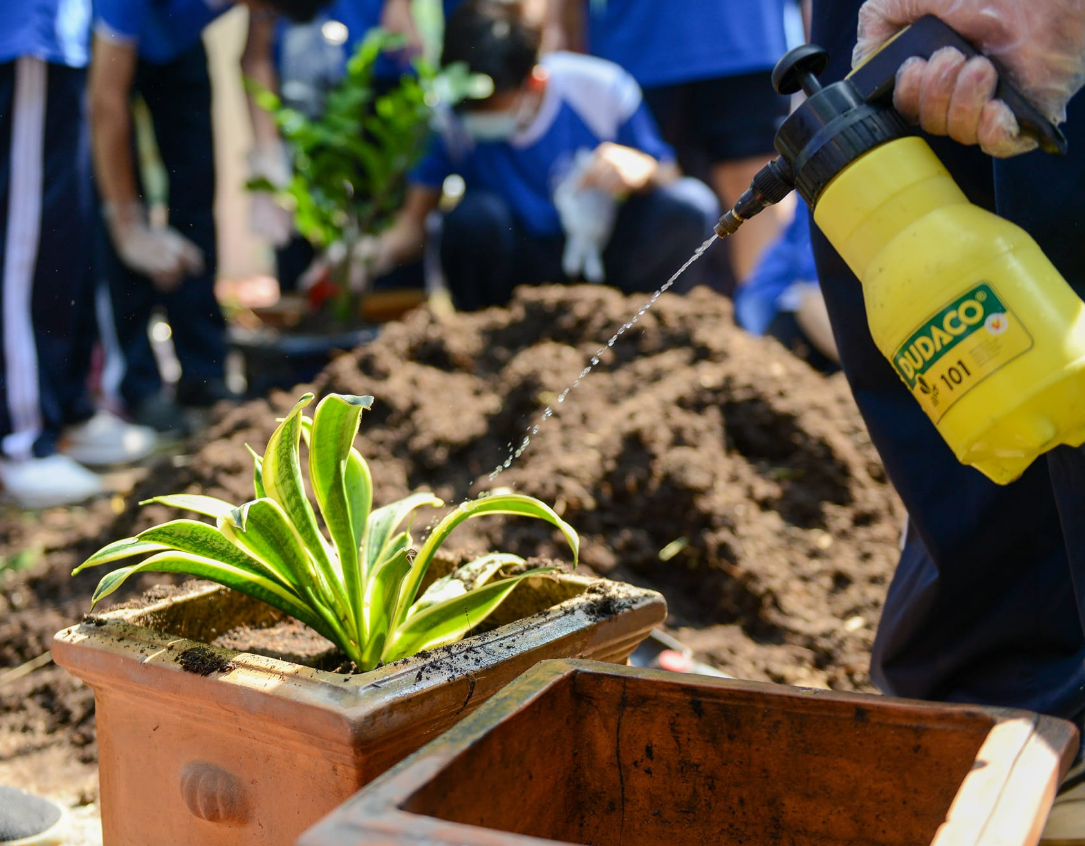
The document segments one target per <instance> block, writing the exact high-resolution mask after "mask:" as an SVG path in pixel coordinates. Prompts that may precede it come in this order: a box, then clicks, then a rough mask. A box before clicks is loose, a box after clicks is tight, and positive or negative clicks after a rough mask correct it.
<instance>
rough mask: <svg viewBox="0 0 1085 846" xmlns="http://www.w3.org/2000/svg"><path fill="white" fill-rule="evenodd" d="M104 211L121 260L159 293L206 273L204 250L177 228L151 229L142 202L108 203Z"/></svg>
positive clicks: (173, 288) (159, 227)
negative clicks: (198, 274) (186, 279)
mask: <svg viewBox="0 0 1085 846" xmlns="http://www.w3.org/2000/svg"><path fill="white" fill-rule="evenodd" d="M103 212H104V214H105V219H106V222H107V223H108V225H109V234H110V237H111V238H112V240H113V246H114V247H115V248H116V250H117V255H118V256H119V257H120V259H121V261H122V262H124V264H125V265H126V266H127V267H129V268H130V269H132V270H134V271H136V273H141V274H143V275H144V276H147V277H150V280H151V282H153V283H154V286H155V287H156V288H158V289H159V290H160V291H166V292H168V291H173V290H176V289H177V288H178V287H180V285H181V283H182V282H184V280H185V277H187V276H190V275H192V274H196V273H202V272H203V269H204V260H203V251H202V250H201V249H200V248H199V247H197V246H196V245H195V244H193V243H192V242H191V241H189V240H188V239H187V238H185V237H184V236H182V235H181V234H180V233H179V232H177V230H175V229H171V228H169V227H168V226H150V225H149V224H148V223H147V210H146V209H145V208H144V207H143V205H142V204H141V203H131V204H127V205H121V206H117V205H113V204H111V203H107V204H105V206H103Z"/></svg>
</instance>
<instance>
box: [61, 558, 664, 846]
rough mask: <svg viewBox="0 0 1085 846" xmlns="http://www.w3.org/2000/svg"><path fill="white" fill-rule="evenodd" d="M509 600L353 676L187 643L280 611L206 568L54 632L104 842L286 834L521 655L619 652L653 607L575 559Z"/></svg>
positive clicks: (155, 844) (485, 690) (241, 845)
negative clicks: (187, 585) (79, 692)
mask: <svg viewBox="0 0 1085 846" xmlns="http://www.w3.org/2000/svg"><path fill="white" fill-rule="evenodd" d="M555 602H556V603H558V604H556V605H553V603H555ZM506 605H508V607H507V608H506V607H505V606H502V607H501V608H500V609H499V610H498V612H497V613H499V614H500V613H504V614H505V615H517V614H519V615H520V616H523V615H525V614H526V615H532V616H526V617H525V618H523V619H519V620H518V621H517V622H510V623H507V624H505V625H501V626H500V627H498V628H496V629H494V630H492V631H489V632H486V633H484V634H479V635H475V636H472V637H470V638H467V639H466V640H464V641H462V642H460V643H458V644H455V645H453V646H450V647H443V648H442V649H440V650H435V651H434V652H432V653H428V654H424V655H421V656H416V657H415V658H411V659H405V660H403V661H400V662H397V663H395V664H392V665H388V666H385V667H381V668H379V669H377V670H374V671H372V672H369V673H364V674H358V675H353V676H350V675H341V674H337V673H334V672H325V671H322V670H315V669H311V668H309V667H305V666H300V665H298V664H292V663H289V662H286V661H282V660H277V659H275V658H268V657H263V656H260V655H253V654H249V653H240V652H236V651H232V650H226V649H216V648H212V647H207V646H205V645H203V644H201V643H200V642H201V641H203V642H207V641H210V640H213V639H214V638H215V637H217V636H218V635H219V634H220V633H223V632H226V631H229V630H231V629H233V628H235V627H236V626H237V625H238V624H239V623H241V622H247V623H248V624H249V625H253V626H259V625H261V624H263V623H264V622H265V620H261V619H259V617H260V615H263V616H264V617H265V618H266V617H268V615H272V616H273V615H275V614H276V613H277V612H275V611H273V609H270V608H269V607H268V606H265V605H262V604H261V603H258V602H255V601H254V600H249V599H248V598H247V597H241V596H239V595H237V594H232V593H229V592H227V591H225V590H224V589H223V588H219V587H217V586H211V587H205V588H200V589H197V590H195V591H193V592H190V593H188V594H186V595H183V596H180V597H174V598H170V599H168V600H165V601H162V602H160V603H158V604H155V605H152V606H150V607H146V608H142V609H136V610H118V611H115V612H112V613H108V614H104V615H102V616H101V617H95V618H88V620H87V621H84V622H83V623H82V624H81V625H78V626H74V627H72V628H69V629H66V630H64V631H62V632H60V633H59V634H58V635H57V636H56V639H55V640H54V645H53V658H54V659H55V660H56V662H57V663H58V664H60V665H61V666H63V667H66V668H67V669H68V670H70V671H71V672H72V673H73V674H75V675H76V676H78V677H79V678H81V679H82V680H84V681H85V682H86V683H87V684H88V685H90V686H91V687H92V688H94V696H95V721H96V724H97V728H98V765H99V772H100V777H101V778H100V783H101V808H102V829H103V834H104V842H105V844H106V846H194V845H195V844H198V845H199V846H219V844H221V845H222V846H226V845H227V844H228V845H229V846H285V844H290V843H293V842H294V841H295V840H296V838H297V837H298V835H299V834H300V833H301V832H302V831H303V830H304V829H305V828H306V827H308V826H310V825H312V824H313V823H314V822H316V821H317V820H318V819H320V817H321V816H323V815H324V814H326V813H328V812H329V811H331V810H332V809H333V808H335V807H336V806H337V805H339V804H340V803H342V802H343V801H344V800H345V799H347V798H348V797H349V796H351V795H352V794H353V793H354V792H355V791H357V790H358V788H360V787H361V786H362V785H364V784H366V783H367V782H368V781H370V780H371V779H373V778H374V777H375V776H377V775H378V774H380V773H381V772H383V771H384V770H385V769H387V768H388V767H390V766H391V765H392V764H394V763H396V762H397V761H399V760H400V759H401V758H403V757H405V756H406V755H408V754H409V753H411V752H413V751H414V750H416V749H418V748H419V747H420V746H422V745H423V744H424V743H425V742H427V741H428V740H430V739H431V738H433V737H436V736H437V735H438V734H440V733H441V732H442V731H444V730H445V729H447V728H448V727H449V726H451V725H452V724H453V723H454V722H455V721H456V720H457V719H459V718H460V717H461V716H463V715H464V714H466V713H468V712H470V711H472V710H473V709H474V708H475V707H477V706H478V705H479V704H480V703H481V702H483V701H485V700H486V699H488V698H489V697H490V696H491V695H492V694H493V693H494V692H495V691H497V690H498V689H500V688H501V687H502V686H504V685H505V684H507V683H508V682H510V681H511V680H512V679H514V678H515V677H516V676H517V675H519V674H520V673H522V672H523V671H524V670H526V669H527V668H529V667H531V666H532V665H534V664H535V663H536V662H538V661H540V660H541V659H544V658H551V657H555V656H576V655H581V656H590V657H594V658H599V659H603V660H606V661H623V660H624V659H625V658H626V656H628V655H629V653H630V652H631V651H632V650H633V649H634V647H635V646H636V645H637V643H638V642H639V641H640V640H641V639H642V638H644V637H645V636H646V635H647V633H648V632H649V631H650V630H651V629H652V628H653V627H654V626H656V625H658V624H659V623H660V622H662V620H663V619H664V617H665V616H666V604H665V602H664V600H663V597H662V596H660V595H659V594H658V593H655V592H653V591H647V590H641V589H638V588H633V587H630V586H628V585H620V584H617V583H614V582H606V581H603V580H588V579H584V578H581V577H576V576H563V577H560V578H559V579H552V578H550V579H548V578H539V579H530V580H528V581H527V582H525V583H524V584H523V585H521V586H520V587H519V588H517V590H516V591H515V592H514V593H513V594H512V596H511V597H510V602H509V603H506ZM552 605H553V607H550V606H552ZM540 609H547V610H542V611H540ZM535 612H539V613H535ZM246 615H247V618H246ZM487 622H490V621H487ZM496 622H501V621H500V620H497V621H496ZM186 668H187V671H186ZM199 673H206V675H200V674H199Z"/></svg>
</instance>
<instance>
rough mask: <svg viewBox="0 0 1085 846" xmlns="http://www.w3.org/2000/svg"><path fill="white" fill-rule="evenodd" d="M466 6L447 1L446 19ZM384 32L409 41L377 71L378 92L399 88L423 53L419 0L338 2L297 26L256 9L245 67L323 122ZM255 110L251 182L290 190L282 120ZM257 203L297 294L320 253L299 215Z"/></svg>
mask: <svg viewBox="0 0 1085 846" xmlns="http://www.w3.org/2000/svg"><path fill="white" fill-rule="evenodd" d="M462 3H463V0H443V3H442V4H441V6H442V10H443V12H444V15H445V18H446V19H447V18H448V17H450V16H451V15H452V13H453V12H454V11H455V10H456V9H457V8H458V7H459V6H460V5H462ZM377 27H380V28H381V29H383V30H384V31H386V32H388V33H392V34H398V35H400V36H402V38H403V41H404V44H403V47H402V49H400V50H397V51H394V52H390V53H386V54H385V55H383V56H381V58H380V60H379V61H378V64H377V67H376V71H375V76H376V79H377V84H378V86H380V87H385V88H391V87H392V86H393V85H395V84H396V82H397V81H398V80H399V78H400V77H401V76H402V75H403V74H405V73H411V62H412V61H413V60H414V59H415V58H417V57H418V56H420V55H422V53H423V45H422V36H421V34H420V33H419V30H418V26H417V25H416V22H415V17H414V14H413V12H412V8H411V0H334V2H332V3H331V4H330V5H329V6H328V7H327V8H325V9H323V10H321V12H320V13H318V14H317V15H316V17H314V18H313V20H311V21H309V22H306V23H296V22H292V21H290V20H287V19H285V18H284V17H283V16H281V15H279V14H276V13H275V12H273V11H271V10H259V11H253V12H252V13H251V14H250V16H249V33H248V38H247V40H246V45H245V51H244V53H243V55H242V59H241V68H242V71H243V72H244V74H245V76H246V77H249V78H250V79H252V80H254V81H255V82H257V83H258V84H259V85H260V87H261V88H264V89H267V90H269V91H273V92H275V93H276V94H278V95H279V96H280V97H281V98H282V100H283V103H284V105H287V106H289V107H290V108H293V109H296V110H298V111H300V112H302V113H303V114H305V115H306V116H307V117H309V118H311V119H315V118H316V117H318V116H319V115H320V113H321V112H322V111H323V107H324V98H325V97H326V96H327V94H328V92H330V91H331V90H332V89H334V88H335V86H336V85H337V84H338V83H339V82H340V80H341V79H342V78H343V75H344V73H345V69H346V63H347V61H348V60H349V59H350V57H351V56H352V55H354V53H355V51H356V50H357V48H358V46H359V45H360V44H361V43H362V41H363V40H364V39H365V37H366V35H368V34H369V33H370V32H371V31H372V30H373V29H375V28H377ZM248 104H249V114H250V117H251V119H252V127H253V146H252V150H251V151H250V153H249V174H250V177H251V178H254V179H255V178H260V177H263V178H265V179H267V180H268V181H269V182H271V183H272V184H273V185H276V186H280V187H281V186H284V185H286V184H287V183H288V182H289V180H290V178H291V175H292V174H291V171H292V167H291V156H290V151H289V149H288V148H287V146H286V145H285V143H284V142H283V141H282V139H281V138H280V136H279V131H278V128H277V127H276V126H275V121H274V119H273V118H272V117H271V115H270V114H269V113H268V112H267V111H265V110H264V109H261V108H260V107H259V106H258V105H257V104H256V102H255V99H254V98H253V97H252V96H251V94H250V95H249V96H248ZM251 203H252V206H251V217H250V225H251V229H252V231H253V233H254V234H256V235H258V236H260V237H261V238H263V239H264V240H265V241H267V242H268V243H269V244H271V245H272V246H273V247H274V248H275V259H276V262H275V263H276V268H277V276H278V280H279V286H280V288H281V289H282V290H284V291H291V290H294V289H295V288H296V287H297V285H298V280H299V278H300V277H301V276H302V275H303V273H304V272H305V271H306V270H309V269H310V268H311V265H312V262H313V260H314V258H315V257H316V256H315V252H314V250H313V248H312V247H311V246H310V244H309V242H308V241H306V240H305V239H304V238H303V237H301V236H300V235H298V234H297V233H296V232H295V230H294V222H293V215H292V214H291V212H290V211H288V210H287V209H285V208H283V207H282V206H281V205H279V204H278V203H277V202H276V200H275V198H274V196H273V195H272V194H271V193H270V192H267V191H257V192H253V193H252V195H251ZM419 283H420V280H419Z"/></svg>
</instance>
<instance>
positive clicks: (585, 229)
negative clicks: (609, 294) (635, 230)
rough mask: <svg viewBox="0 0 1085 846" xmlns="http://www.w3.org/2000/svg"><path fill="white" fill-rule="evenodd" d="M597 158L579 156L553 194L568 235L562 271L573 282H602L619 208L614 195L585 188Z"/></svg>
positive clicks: (592, 155)
mask: <svg viewBox="0 0 1085 846" xmlns="http://www.w3.org/2000/svg"><path fill="white" fill-rule="evenodd" d="M594 160H595V155H594V154H593V153H592V152H590V151H588V150H581V151H579V152H578V153H577V155H576V159H575V161H574V163H573V167H572V169H571V170H570V171H569V173H568V175H566V177H565V178H564V179H563V180H562V181H561V183H560V184H559V185H558V187H557V188H556V189H555V190H554V205H555V206H557V209H558V216H559V217H560V218H561V228H562V229H563V230H564V232H565V252H564V253H563V254H562V257H561V267H562V270H564V271H565V275H566V276H568V277H569V278H570V279H576V278H578V277H583V278H584V279H586V280H588V281H589V282H603V281H604V280H605V279H606V271H605V270H604V269H603V250H604V249H606V245H607V243H608V242H609V241H610V236H611V235H612V234H613V232H614V221H615V218H616V217H617V216H618V204H617V201H616V200H615V199H614V197H613V195H611V194H610V193H608V192H607V191H604V190H602V189H600V188H592V187H585V185H584V178H585V174H586V173H587V172H588V171H589V169H590V168H591V167H592V164H593V162H594Z"/></svg>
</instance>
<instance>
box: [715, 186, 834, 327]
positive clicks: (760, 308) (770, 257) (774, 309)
mask: <svg viewBox="0 0 1085 846" xmlns="http://www.w3.org/2000/svg"><path fill="white" fill-rule="evenodd" d="M817 279H818V271H817V267H816V266H815V265H814V248H813V247H812V246H811V244H810V211H809V209H808V208H807V206H806V204H805V203H804V202H802V201H801V200H800V201H799V202H798V204H797V205H796V206H795V217H794V218H793V219H792V221H791V223H790V224H788V226H787V228H786V229H784V231H783V232H782V233H780V235H779V236H777V238H776V240H775V241H773V242H772V243H771V244H770V245H769V246H768V247H767V248H766V250H765V252H764V254H763V255H762V256H761V259H760V260H759V261H758V262H757V266H756V267H755V268H754V269H753V273H751V274H750V276H749V278H747V279H746V281H745V282H744V283H743V284H742V285H741V286H740V287H739V288H738V289H737V290H736V291H735V319H736V320H737V321H738V325H739V326H741V327H742V328H743V329H745V330H746V331H747V332H752V333H753V334H754V335H764V334H765V330H766V329H768V327H769V324H770V323H772V321H773V319H774V318H775V317H776V315H777V314H779V313H780V312H781V311H794V310H795V309H796V307H797V305H798V304H797V303H789V302H788V292H789V291H791V289H792V288H793V287H794V286H795V285H797V284H803V283H814V284H816V283H817Z"/></svg>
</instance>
